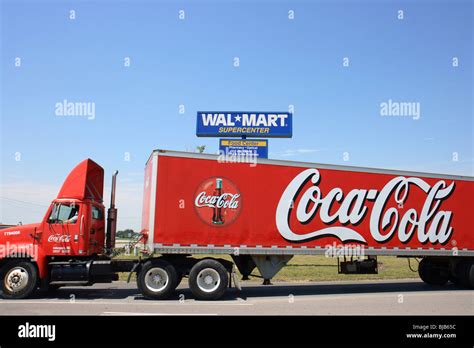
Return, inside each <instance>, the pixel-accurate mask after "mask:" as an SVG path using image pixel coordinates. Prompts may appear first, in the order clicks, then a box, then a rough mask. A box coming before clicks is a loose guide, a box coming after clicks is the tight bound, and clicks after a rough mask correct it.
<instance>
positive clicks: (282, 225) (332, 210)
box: [276, 169, 455, 244]
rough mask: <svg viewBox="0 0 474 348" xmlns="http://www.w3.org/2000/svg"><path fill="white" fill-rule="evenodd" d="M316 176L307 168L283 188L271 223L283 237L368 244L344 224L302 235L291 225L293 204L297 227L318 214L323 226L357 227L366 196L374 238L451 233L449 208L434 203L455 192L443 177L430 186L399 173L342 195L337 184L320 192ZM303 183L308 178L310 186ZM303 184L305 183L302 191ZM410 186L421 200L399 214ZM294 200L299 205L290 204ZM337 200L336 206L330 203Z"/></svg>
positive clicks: (435, 237)
mask: <svg viewBox="0 0 474 348" xmlns="http://www.w3.org/2000/svg"><path fill="white" fill-rule="evenodd" d="M320 180H321V176H320V173H319V171H318V170H317V169H306V170H304V171H303V172H301V173H300V174H298V175H297V176H296V177H295V178H294V179H293V180H292V181H291V182H290V184H289V185H288V186H287V188H286V189H285V191H284V192H283V195H282V196H281V198H280V202H279V203H278V207H277V211H276V225H277V228H278V231H279V232H280V234H281V235H282V236H283V238H285V239H286V240H288V241H295V242H303V241H307V240H309V239H313V238H320V237H336V238H338V239H340V240H341V241H342V242H350V241H356V242H361V243H367V241H366V240H365V238H364V237H363V236H362V235H361V234H360V233H359V232H357V231H356V230H355V229H352V228H349V227H345V226H333V227H327V228H323V229H320V230H316V231H312V232H308V233H304V234H302V233H295V231H293V230H292V228H291V227H290V218H291V211H292V209H293V208H296V214H295V215H296V222H297V223H299V224H300V226H302V225H304V224H308V223H309V222H310V221H311V220H312V219H313V218H315V217H316V216H317V215H319V216H318V218H319V219H320V220H321V221H322V222H323V223H324V224H325V225H331V224H333V223H335V222H339V223H340V224H342V225H348V224H351V225H353V226H356V225H357V224H358V223H360V222H361V221H362V220H363V219H364V217H365V215H366V214H367V213H368V207H367V205H366V202H367V201H373V202H374V203H373V206H372V210H371V212H370V218H369V219H370V220H369V223H370V233H371V235H372V237H373V239H374V240H375V241H377V242H379V243H384V242H387V241H389V240H390V239H391V238H392V237H394V236H395V235H397V237H398V239H399V240H400V242H402V243H407V242H408V241H409V240H410V239H411V238H412V237H413V236H414V235H415V231H416V237H417V238H418V241H419V242H420V243H427V242H430V243H441V244H444V243H446V242H447V241H448V240H449V238H450V237H451V235H452V233H453V228H452V227H451V226H450V223H451V219H452V216H453V213H452V212H451V211H443V210H440V209H439V208H440V205H441V203H442V201H443V200H445V199H447V198H448V197H449V196H450V195H451V193H452V192H453V191H454V186H455V184H454V182H452V183H451V184H450V185H449V186H448V185H447V184H446V182H445V181H444V180H439V181H438V182H436V183H435V184H433V185H432V186H431V185H429V184H428V183H427V182H426V181H424V180H422V179H420V178H415V177H410V178H406V177H403V176H398V177H395V178H393V179H392V180H390V181H389V182H387V184H386V185H385V186H384V187H383V188H382V189H381V190H380V191H378V190H375V189H370V190H365V189H353V190H351V191H350V192H347V194H346V195H345V193H344V192H343V191H342V190H341V189H340V188H337V187H336V188H333V189H331V190H330V191H329V192H328V193H326V195H325V196H323V193H322V192H321V189H320V188H319V187H318V184H319V182H320ZM308 182H310V183H311V185H310V186H309V187H308V185H307V184H308ZM305 187H308V188H307V189H306V190H304V188H305ZM411 188H417V189H421V190H422V191H423V192H424V193H425V195H424V197H425V200H424V203H423V205H422V208H421V209H419V210H418V211H417V210H416V209H414V208H411V209H407V210H406V211H405V212H404V214H403V215H402V214H400V213H399V210H398V208H399V207H402V206H403V204H404V202H405V201H407V200H408V196H409V192H410V189H411ZM297 199H299V201H298V204H297V205H296V207H294V202H297ZM336 202H337V203H338V207H336V206H334V207H333V205H334V203H336ZM336 205H337V204H336ZM390 205H392V207H390ZM387 206H388V207H389V208H387ZM293 221H294V220H293ZM292 226H294V224H293V225H292Z"/></svg>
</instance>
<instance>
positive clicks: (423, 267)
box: [418, 259, 449, 285]
mask: <svg viewBox="0 0 474 348" xmlns="http://www.w3.org/2000/svg"><path fill="white" fill-rule="evenodd" d="M445 273H446V274H445ZM418 274H419V275H420V278H421V280H423V281H424V282H425V283H426V284H430V285H445V284H446V283H447V282H448V280H449V275H448V274H447V272H444V271H443V269H442V268H441V267H440V266H438V265H436V264H435V263H434V262H433V261H432V260H430V259H422V260H421V261H420V264H419V266H418Z"/></svg>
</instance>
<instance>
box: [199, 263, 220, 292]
mask: <svg viewBox="0 0 474 348" xmlns="http://www.w3.org/2000/svg"><path fill="white" fill-rule="evenodd" d="M220 284H221V276H220V275H219V272H217V271H216V270H215V269H213V268H204V269H203V270H201V271H200V272H199V273H198V276H197V285H198V287H199V289H201V290H202V291H204V292H208V293H209V292H213V291H216V290H217V289H218V288H219V285H220Z"/></svg>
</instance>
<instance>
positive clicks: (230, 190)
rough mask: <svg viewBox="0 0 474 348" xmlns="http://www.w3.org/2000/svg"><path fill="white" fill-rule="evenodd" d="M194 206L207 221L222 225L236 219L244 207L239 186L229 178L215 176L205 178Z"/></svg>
mask: <svg viewBox="0 0 474 348" xmlns="http://www.w3.org/2000/svg"><path fill="white" fill-rule="evenodd" d="M194 207H195V209H196V212H197V214H198V216H199V218H200V219H201V220H202V221H204V222H205V223H207V224H209V225H211V226H215V227H220V226H226V225H229V224H231V223H232V222H234V221H235V219H236V218H237V216H238V215H239V213H240V209H241V207H242V197H241V195H240V191H239V189H238V188H237V186H236V185H235V184H234V183H233V182H232V181H230V180H229V179H226V178H222V177H213V178H209V179H206V180H204V181H203V182H202V183H201V184H200V185H199V187H198V189H197V190H196V194H195V199H194Z"/></svg>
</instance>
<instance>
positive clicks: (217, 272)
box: [189, 259, 229, 300]
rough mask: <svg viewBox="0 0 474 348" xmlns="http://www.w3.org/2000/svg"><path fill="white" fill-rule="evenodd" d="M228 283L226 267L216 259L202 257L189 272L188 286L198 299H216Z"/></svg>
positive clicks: (220, 295) (223, 291) (222, 293)
mask: <svg viewBox="0 0 474 348" xmlns="http://www.w3.org/2000/svg"><path fill="white" fill-rule="evenodd" d="M228 283H229V275H228V273H227V270H226V268H225V267H224V266H223V265H222V264H221V263H220V262H219V261H217V260H213V259H204V260H202V261H199V262H198V263H196V264H195V265H194V266H193V268H191V271H190V272H189V288H190V289H191V292H192V293H193V295H194V296H195V297H196V299H198V300H218V299H219V298H221V297H222V295H224V293H225V291H226V289H227V285H228Z"/></svg>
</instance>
